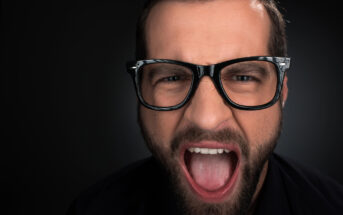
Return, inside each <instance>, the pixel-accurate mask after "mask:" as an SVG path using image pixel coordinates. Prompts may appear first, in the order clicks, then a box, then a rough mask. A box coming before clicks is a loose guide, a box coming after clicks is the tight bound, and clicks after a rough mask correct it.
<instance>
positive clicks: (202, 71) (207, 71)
mask: <svg viewBox="0 0 343 215" xmlns="http://www.w3.org/2000/svg"><path fill="white" fill-rule="evenodd" d="M214 67H215V65H208V66H200V65H198V66H197V69H198V77H199V79H200V78H202V77H203V76H205V75H208V76H210V77H211V78H213V74H214Z"/></svg>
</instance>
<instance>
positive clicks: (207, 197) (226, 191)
mask: <svg viewBox="0 0 343 215" xmlns="http://www.w3.org/2000/svg"><path fill="white" fill-rule="evenodd" d="M191 147H199V148H209V149H211V148H222V149H228V150H230V151H233V152H235V153H236V156H237V158H238V162H237V164H236V167H235V170H234V173H233V175H232V176H231V178H230V181H229V182H228V183H227V184H226V185H225V186H224V187H222V188H220V189H218V190H215V191H208V190H205V189H203V188H202V187H200V186H199V185H198V184H197V183H195V181H194V180H193V178H192V176H191V175H190V174H189V172H188V169H187V166H186V163H185V159H184V155H185V152H186V150H187V149H188V148H191ZM180 150H181V151H180V152H181V153H180V161H181V168H182V171H183V172H184V174H185V176H186V178H187V181H188V183H189V184H190V187H191V188H192V190H193V192H195V193H196V194H197V195H198V196H199V197H200V198H201V199H202V200H203V201H205V202H220V201H221V200H223V199H224V197H226V196H228V195H230V194H231V193H232V191H233V187H234V185H235V184H236V181H237V177H238V174H239V171H240V161H241V153H240V150H239V148H238V147H237V145H236V144H223V143H219V142H214V141H201V142H197V143H187V144H184V145H183V146H182V147H181V149H180Z"/></svg>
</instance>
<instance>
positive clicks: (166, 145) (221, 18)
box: [140, 0, 288, 212]
mask: <svg viewBox="0 0 343 215" xmlns="http://www.w3.org/2000/svg"><path fill="white" fill-rule="evenodd" d="M269 32H270V20H269V17H268V14H267V12H266V11H265V9H264V8H263V6H262V5H261V4H260V3H259V2H258V1H251V0H228V1H224V0H216V1H209V2H191V3H187V2H181V1H164V2H161V3H158V4H157V5H156V6H154V8H152V10H151V12H150V14H149V16H148V18H147V22H146V43H147V58H148V59H174V60H180V61H184V62H190V63H194V64H200V65H208V64H215V63H218V62H222V61H226V60H231V59H235V58H240V57H247V56H268V55H269V52H268V40H269V36H270V35H269ZM287 93H288V88H287V77H285V80H284V85H283V91H282V95H281V98H282V101H281V102H278V103H276V104H275V105H273V106H272V107H270V108H267V109H263V110H258V111H244V110H238V109H235V108H233V107H231V106H230V105H228V104H227V103H226V102H225V101H224V100H223V98H222V97H221V96H220V95H219V93H218V92H217V90H216V88H215V86H214V84H213V82H212V81H211V79H210V78H209V77H204V78H203V79H202V80H201V82H200V84H199V87H198V89H197V91H196V93H195V95H194V96H193V98H192V99H191V100H190V101H189V102H188V103H187V104H186V105H185V106H184V107H182V108H181V109H178V110H175V111H153V110H149V109H147V108H144V107H143V106H140V117H141V122H142V126H144V128H145V130H146V132H147V133H148V135H149V136H150V137H151V138H153V139H154V141H155V142H158V143H159V151H160V153H161V154H168V153H169V152H170V150H171V149H170V143H171V140H172V139H173V137H174V135H175V134H176V133H179V132H181V131H182V130H185V129H186V128H187V126H189V125H196V126H197V127H199V128H201V129H203V130H208V131H219V130H222V129H225V128H230V129H233V130H235V131H238V132H239V133H240V134H241V135H242V136H244V138H245V139H246V140H247V141H248V142H249V153H250V154H251V157H254V156H257V154H258V147H259V146H261V145H263V144H266V143H267V142H268V141H267V140H269V139H270V138H272V136H273V135H274V133H275V132H276V130H277V128H278V126H279V124H280V120H281V109H280V105H281V104H280V103H283V104H284V102H285V101H286V99H287ZM246 163H249V161H245V160H242V164H243V165H244V164H246ZM267 168H268V162H266V163H265V164H264V166H263V170H262V173H261V175H260V177H259V181H258V185H257V188H256V190H255V193H254V197H253V199H252V202H251V205H250V212H252V211H253V208H254V202H255V199H256V197H257V195H258V192H259V190H260V189H261V187H262V185H263V182H264V179H265V176H266V172H267ZM240 177H241V176H238V180H239V179H240ZM234 189H235V190H234V192H239V190H240V187H239V186H235V187H234Z"/></svg>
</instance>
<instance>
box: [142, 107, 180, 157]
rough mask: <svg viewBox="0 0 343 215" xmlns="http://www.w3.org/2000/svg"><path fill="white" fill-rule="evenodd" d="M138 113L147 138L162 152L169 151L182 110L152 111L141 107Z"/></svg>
mask: <svg viewBox="0 0 343 215" xmlns="http://www.w3.org/2000/svg"><path fill="white" fill-rule="evenodd" d="M140 113H141V114H140V117H141V121H142V124H143V126H144V128H145V130H146V132H147V133H148V135H149V137H150V138H152V139H153V142H155V143H158V144H159V145H160V147H162V148H164V150H169V147H170V146H169V145H170V142H171V139H172V138H173V137H174V134H175V132H176V129H177V127H178V125H179V122H180V121H181V119H182V116H183V114H182V113H183V112H182V109H180V110H175V111H154V110H150V109H147V108H144V107H142V106H141V107H140Z"/></svg>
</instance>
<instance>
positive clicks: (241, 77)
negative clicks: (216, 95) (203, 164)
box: [232, 75, 253, 82]
mask: <svg viewBox="0 0 343 215" xmlns="http://www.w3.org/2000/svg"><path fill="white" fill-rule="evenodd" d="M232 79H233V80H234V81H241V82H247V81H252V80H253V77H251V76H248V75H235V76H233V77H232Z"/></svg>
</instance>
